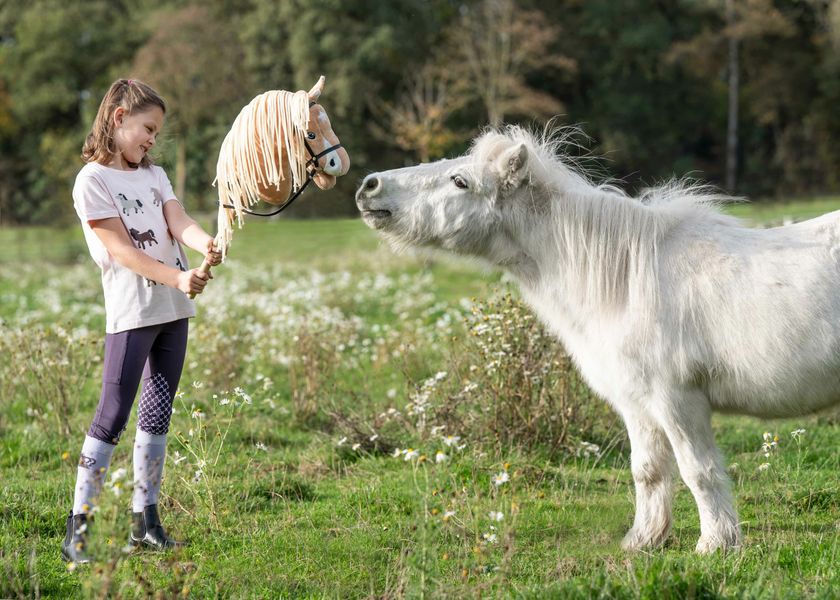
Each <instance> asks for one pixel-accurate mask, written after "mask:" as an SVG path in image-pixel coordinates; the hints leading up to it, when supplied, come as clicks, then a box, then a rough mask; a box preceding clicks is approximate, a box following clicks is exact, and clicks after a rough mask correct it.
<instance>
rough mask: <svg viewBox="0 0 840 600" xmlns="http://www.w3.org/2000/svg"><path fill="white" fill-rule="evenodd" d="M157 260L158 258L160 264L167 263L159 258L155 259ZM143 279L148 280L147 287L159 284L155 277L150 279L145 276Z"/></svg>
mask: <svg viewBox="0 0 840 600" xmlns="http://www.w3.org/2000/svg"><path fill="white" fill-rule="evenodd" d="M155 260H157V261H158V262H159V263H160V264H162V265H165V264H166V263H165V262H163V261H162V260H159V259H155ZM143 281H145V282H146V287H152V286H153V285H158V282H157V281H155V280H154V279H149V278H148V277H144V278H143ZM161 285H162V284H161Z"/></svg>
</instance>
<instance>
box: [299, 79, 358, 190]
mask: <svg viewBox="0 0 840 600" xmlns="http://www.w3.org/2000/svg"><path fill="white" fill-rule="evenodd" d="M323 90H324V76H323V75H321V77H320V78H319V79H318V82H317V83H316V84H315V85H314V86H312V89H311V90H309V92H307V97H308V98H309V119H308V120H307V128H306V143H307V144H308V145H309V148H310V150H311V151H312V153H313V155H314V156H318V158H317V159H313V160H314V162H315V165H316V171H315V176H314V177H313V179H314V181H315V185H317V186H318V187H319V188H321V189H322V190H328V189H331V188H332V187H333V186H335V182H336V177H340V176H341V175H345V174H347V171H348V169H349V168H350V156H349V155H348V154H347V151H346V150H345V149H344V147H342V146H341V143H340V142H339V141H338V136H337V135H336V134H335V132H334V131H333V129H332V124H331V123H330V118H329V116H328V115H327V111H326V110H324V107H323V106H321V105H320V104H318V100H319V98H320V97H321V92H323Z"/></svg>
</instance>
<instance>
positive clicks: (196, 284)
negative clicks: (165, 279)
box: [177, 269, 213, 294]
mask: <svg viewBox="0 0 840 600" xmlns="http://www.w3.org/2000/svg"><path fill="white" fill-rule="evenodd" d="M211 279H213V276H212V275H211V274H210V273H205V272H203V271H202V270H201V269H190V270H189V271H181V272H180V273H179V274H178V285H177V287H178V289H179V290H181V291H182V292H184V293H185V294H200V293H201V292H203V291H204V286H205V285H207V282H208V281H210V280H211Z"/></svg>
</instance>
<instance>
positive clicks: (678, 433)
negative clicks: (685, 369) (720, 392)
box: [654, 390, 741, 554]
mask: <svg viewBox="0 0 840 600" xmlns="http://www.w3.org/2000/svg"><path fill="white" fill-rule="evenodd" d="M662 400H663V402H661V404H659V405H658V406H656V407H655V408H656V409H658V410H656V411H655V413H654V414H656V415H657V418H658V420H659V424H660V426H661V427H662V429H663V430H664V431H665V434H666V435H667V436H668V440H669V441H670V442H671V447H672V448H673V450H674V454H675V455H676V457H677V465H678V466H679V469H680V475H681V476H682V479H683V481H685V484H686V485H687V486H688V488H689V489H690V490H691V493H692V494H693V495H694V500H695V501H696V502H697V509H698V511H699V513H700V539H699V541H698V542H697V547H696V548H695V550H696V551H697V552H700V553H701V554H708V553H711V552H714V551H715V550H717V549H718V548H721V549H724V550H726V549H727V548H736V547H738V546H739V545H740V543H741V528H740V525H739V524H738V515H737V513H736V512H735V506H734V505H733V503H732V496H731V495H730V492H729V478H728V477H727V476H726V472H725V471H724V468H723V464H722V461H721V458H720V454H719V452H718V449H717V447H716V446H715V441H714V434H713V433H712V417H711V406H710V405H709V401H708V399H707V398H706V396H705V395H704V394H703V393H701V392H699V391H697V390H690V391H685V392H681V393H676V394H671V395H667V396H664V397H663V398H662Z"/></svg>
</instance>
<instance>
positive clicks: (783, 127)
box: [0, 0, 840, 224]
mask: <svg viewBox="0 0 840 600" xmlns="http://www.w3.org/2000/svg"><path fill="white" fill-rule="evenodd" d="M320 74H324V75H326V76H327V85H326V92H325V95H324V97H323V104H324V106H325V107H326V109H327V111H328V112H329V114H330V117H331V120H332V122H333V126H334V129H335V130H336V132H337V133H338V135H339V136H340V138H341V140H342V143H344V145H345V147H346V148H347V149H348V151H349V152H350V156H351V159H352V162H353V167H352V169H351V172H350V174H349V175H348V176H347V177H345V178H343V180H340V181H339V185H338V186H337V187H336V188H335V189H334V190H333V191H331V192H328V193H325V192H319V193H318V196H317V198H316V197H314V194H313V196H310V197H309V198H308V201H303V202H300V203H298V204H296V206H295V208H294V209H293V211H294V213H295V214H296V215H299V216H307V215H319V216H328V215H351V214H354V213H355V206H354V203H353V199H352V198H353V191H354V188H355V186H356V184H357V183H358V181H359V180H360V179H361V177H362V176H363V175H364V174H365V173H368V172H370V171H373V170H379V169H386V168H393V167H399V166H404V165H406V164H415V163H417V162H419V161H428V160H435V159H437V158H441V157H444V156H451V155H454V154H456V153H460V152H463V151H464V150H465V149H466V148H467V147H468V146H469V141H470V139H471V138H472V137H474V136H475V135H476V134H477V133H478V132H480V131H481V130H482V128H484V127H486V126H488V125H490V126H495V125H499V124H502V123H523V124H527V125H530V126H533V127H535V128H542V127H544V126H545V125H546V123H549V122H551V123H553V124H554V125H560V126H565V125H576V126H578V127H579V128H580V130H581V132H582V133H581V134H580V135H577V136H573V139H572V142H573V143H570V144H569V146H568V151H569V152H570V153H571V154H573V155H575V160H576V161H578V162H582V163H584V164H586V163H587V161H588V159H589V158H590V157H592V156H596V157H602V159H601V160H599V161H596V162H597V169H598V170H599V172H600V174H601V176H608V177H613V178H618V179H620V180H621V181H622V182H623V185H624V186H625V187H627V188H628V189H630V190H634V189H638V188H641V187H646V186H649V185H653V184H656V183H658V182H661V181H663V180H666V179H668V178H670V177H671V176H673V175H676V176H682V175H691V176H694V177H696V178H699V179H702V180H705V181H709V182H711V183H713V184H716V185H718V186H719V187H721V188H723V189H725V191H727V192H729V193H733V194H739V195H747V196H751V197H757V198H767V197H780V196H787V195H808V194H817V193H832V192H837V191H838V190H840V169H838V166H840V144H838V141H840V111H838V107H840V0H621V1H615V0H562V1H558V2H553V3H543V2H538V1H536V0H398V1H395V2H380V1H379V0H203V1H201V2H197V1H189V0H132V1H130V2H129V1H127V0H3V2H2V3H0V223H3V224H10V223H69V222H72V220H73V219H74V218H75V217H74V213H73V209H72V200H71V199H70V190H71V188H72V182H73V178H74V177H75V174H76V172H77V171H78V169H79V168H80V167H81V165H82V163H81V159H80V157H79V154H80V151H81V146H82V142H83V140H84V137H85V135H86V134H87V131H88V127H89V126H90V123H91V122H92V120H93V116H94V115H95V113H96V110H97V108H98V103H99V101H100V99H101V97H102V94H103V93H104V91H105V90H106V89H107V86H108V85H109V83H110V82H111V81H112V80H113V79H115V78H117V77H135V78H139V79H143V80H145V81H147V82H148V83H150V84H152V85H153V86H155V87H156V88H157V89H158V90H159V91H160V92H161V93H162V94H163V95H164V97H165V98H166V99H167V102H168V104H169V112H168V114H167V125H166V128H165V134H166V135H165V136H164V138H163V139H162V140H161V141H160V142H159V145H158V151H157V161H158V163H159V164H161V165H163V166H164V167H165V168H166V169H167V172H168V173H169V175H170V178H171V179H172V181H173V184H174V185H175V187H176V191H177V193H178V194H180V195H181V196H182V197H183V198H184V200H185V202H186V204H187V205H188V207H189V208H190V209H191V210H214V208H215V202H216V198H215V194H214V189H213V188H212V186H211V182H212V181H213V178H214V173H215V162H216V157H217V154H218V149H219V146H220V145H221V141H222V139H223V137H224V135H225V134H226V133H227V131H228V129H229V128H230V125H231V123H232V122H233V119H234V118H235V116H236V114H237V113H238V112H239V110H240V109H241V108H242V106H244V105H245V104H247V102H248V101H249V100H250V99H251V98H252V97H253V96H255V95H256V94H258V93H260V92H262V91H265V90H268V89H287V90H292V91H294V90H297V89H308V88H309V87H310V86H311V85H312V84H313V83H314V82H315V81H316V79H317V77H318V76H319V75H320ZM583 134H585V136H584V135H583Z"/></svg>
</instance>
